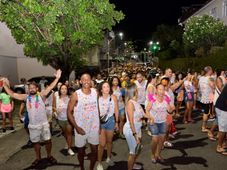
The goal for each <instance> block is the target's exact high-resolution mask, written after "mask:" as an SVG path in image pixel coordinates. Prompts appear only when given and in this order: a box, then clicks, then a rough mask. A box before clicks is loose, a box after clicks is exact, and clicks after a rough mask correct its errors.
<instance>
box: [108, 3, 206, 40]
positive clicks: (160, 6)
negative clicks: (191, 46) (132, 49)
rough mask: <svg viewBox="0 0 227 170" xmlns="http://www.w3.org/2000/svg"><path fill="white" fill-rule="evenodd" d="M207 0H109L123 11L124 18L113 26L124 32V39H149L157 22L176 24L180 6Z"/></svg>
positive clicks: (116, 30) (117, 30)
mask: <svg viewBox="0 0 227 170" xmlns="http://www.w3.org/2000/svg"><path fill="white" fill-rule="evenodd" d="M206 1H207V0H110V2H111V3H114V4H115V5H116V9H117V10H121V11H123V13H124V14H125V19H124V20H122V21H121V22H120V24H117V25H116V26H115V27H114V31H115V32H120V31H122V32H124V35H125V37H124V39H125V40H134V41H135V40H137V41H141V42H146V41H149V39H151V38H152V32H153V31H154V30H155V28H156V26H157V25H159V24H170V25H176V24H177V20H178V18H179V17H180V16H181V7H182V6H190V5H191V4H201V3H202V4H203V3H204V2H206Z"/></svg>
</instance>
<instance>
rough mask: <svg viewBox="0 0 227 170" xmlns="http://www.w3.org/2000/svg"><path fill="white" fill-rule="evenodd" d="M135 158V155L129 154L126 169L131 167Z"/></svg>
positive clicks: (130, 169) (129, 169)
mask: <svg viewBox="0 0 227 170" xmlns="http://www.w3.org/2000/svg"><path fill="white" fill-rule="evenodd" d="M135 159H136V156H135V155H133V154H129V157H128V170H132V169H133V165H134V163H135Z"/></svg>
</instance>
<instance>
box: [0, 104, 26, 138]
mask: <svg viewBox="0 0 227 170" xmlns="http://www.w3.org/2000/svg"><path fill="white" fill-rule="evenodd" d="M19 107H20V103H16V104H15V110H14V112H13V127H14V128H15V130H8V129H7V127H8V126H9V125H8V123H9V120H8V118H6V132H5V133H3V132H2V115H1V113H0V127H1V128H0V129H1V130H0V139H1V138H2V137H4V136H7V135H9V134H11V133H13V132H14V131H18V130H20V129H21V128H23V127H24V124H23V123H21V122H20V120H19V117H18V110H19Z"/></svg>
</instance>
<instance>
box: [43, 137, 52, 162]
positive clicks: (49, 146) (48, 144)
mask: <svg viewBox="0 0 227 170" xmlns="http://www.w3.org/2000/svg"><path fill="white" fill-rule="evenodd" d="M45 148H46V153H47V158H50V157H51V149H52V142H51V140H48V141H46V144H45Z"/></svg>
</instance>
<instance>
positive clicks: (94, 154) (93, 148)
mask: <svg viewBox="0 0 227 170" xmlns="http://www.w3.org/2000/svg"><path fill="white" fill-rule="evenodd" d="M90 148H91V161H90V170H93V169H94V167H95V163H96V161H97V155H98V145H91V144H90Z"/></svg>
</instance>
